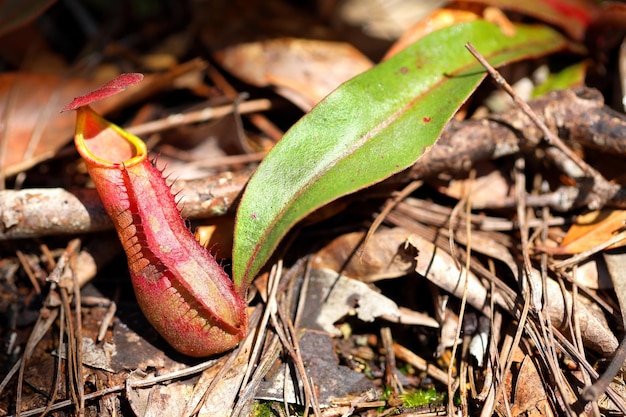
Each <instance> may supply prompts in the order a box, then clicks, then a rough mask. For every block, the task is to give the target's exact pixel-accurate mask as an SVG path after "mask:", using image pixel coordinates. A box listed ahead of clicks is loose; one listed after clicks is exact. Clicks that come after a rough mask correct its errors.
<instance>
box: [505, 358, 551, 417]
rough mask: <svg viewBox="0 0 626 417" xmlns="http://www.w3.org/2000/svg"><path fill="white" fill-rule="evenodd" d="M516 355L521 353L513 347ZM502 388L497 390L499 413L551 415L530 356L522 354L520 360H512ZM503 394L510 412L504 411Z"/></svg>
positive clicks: (537, 416) (540, 381)
mask: <svg viewBox="0 0 626 417" xmlns="http://www.w3.org/2000/svg"><path fill="white" fill-rule="evenodd" d="M515 350H516V352H517V353H516V356H520V355H521V354H522V352H521V350H520V349H519V347H516V348H515ZM504 382H505V384H504V385H505V386H504V390H499V393H500V394H499V399H498V405H497V406H496V410H497V411H500V412H499V413H498V414H499V415H511V416H513V417H517V416H533V417H539V416H552V415H553V414H552V412H551V408H550V404H549V402H548V399H547V394H546V391H545V389H544V385H543V382H542V380H541V377H540V376H539V373H538V372H537V368H536V366H535V364H534V363H533V361H532V359H531V358H530V356H527V355H524V356H523V359H522V360H521V362H514V366H513V369H511V370H509V372H508V373H507V376H506V377H505V379H504ZM503 395H508V396H509V397H510V400H507V402H508V401H510V402H511V404H510V413H507V412H506V411H505V405H504V402H505V400H504V399H503V398H502V396H503Z"/></svg>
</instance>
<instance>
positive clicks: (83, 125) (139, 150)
mask: <svg viewBox="0 0 626 417" xmlns="http://www.w3.org/2000/svg"><path fill="white" fill-rule="evenodd" d="M76 112H77V115H76V116H77V117H76V134H75V136H74V142H75V144H76V149H77V150H78V153H80V155H81V156H82V157H83V159H85V160H86V161H88V162H89V163H91V164H94V165H98V166H101V167H106V168H120V167H127V168H129V167H131V166H133V165H136V164H138V163H140V162H141V161H143V160H145V159H146V158H147V157H148V148H147V147H146V144H145V143H144V142H143V141H142V140H141V139H139V138H138V137H137V136H135V135H133V134H131V133H128V132H126V131H125V130H124V129H122V128H121V127H119V126H117V125H115V124H113V123H111V122H109V121H107V120H105V119H104V118H102V117H100V115H98V114H97V113H96V112H94V111H93V110H92V109H91V107H89V106H82V107H79V108H78V109H76Z"/></svg>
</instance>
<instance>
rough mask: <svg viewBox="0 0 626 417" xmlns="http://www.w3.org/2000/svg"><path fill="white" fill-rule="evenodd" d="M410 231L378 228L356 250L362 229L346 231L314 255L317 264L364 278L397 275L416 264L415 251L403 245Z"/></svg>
mask: <svg viewBox="0 0 626 417" xmlns="http://www.w3.org/2000/svg"><path fill="white" fill-rule="evenodd" d="M409 234H410V233H409V232H407V231H406V230H404V229H402V228H399V227H398V228H393V229H381V230H379V231H377V232H376V234H374V236H372V239H370V240H369V242H367V244H366V245H365V248H364V249H363V252H358V253H357V249H359V247H360V245H361V243H362V242H363V239H364V237H365V232H354V233H347V234H345V235H342V236H340V237H338V238H336V239H334V240H333V241H332V242H331V243H329V244H328V245H326V246H325V247H324V248H323V249H322V250H320V251H319V252H318V253H317V254H316V255H315V257H314V258H313V266H314V267H316V268H328V269H331V270H333V271H336V272H338V273H341V274H343V275H345V276H348V277H351V278H356V279H358V280H360V281H364V282H374V281H377V280H380V279H388V278H397V277H400V276H403V275H406V274H407V273H409V272H411V271H412V270H413V269H414V268H415V260H414V259H413V258H414V256H415V255H414V254H413V253H410V252H409V251H407V250H406V249H405V248H404V244H405V242H406V239H407V237H408V236H409Z"/></svg>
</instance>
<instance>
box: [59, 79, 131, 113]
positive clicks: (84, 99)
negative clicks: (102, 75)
mask: <svg viewBox="0 0 626 417" xmlns="http://www.w3.org/2000/svg"><path fill="white" fill-rule="evenodd" d="M141 80H143V74H141V73H137V72H133V73H126V74H120V75H118V76H117V77H115V78H114V79H112V80H111V81H109V82H108V83H106V84H104V85H103V86H102V87H100V88H98V89H96V90H93V91H91V92H89V93H87V94H85V95H82V96H79V97H76V98H75V99H74V100H72V102H71V103H69V104H68V105H67V106H65V107H63V109H61V113H63V112H66V111H70V110H76V109H77V108H79V107H83V106H87V105H89V104H91V103H94V102H96V101H99V100H102V99H104V98H107V97H110V96H112V95H115V94H117V93H119V92H120V91H123V90H125V89H126V88H128V87H130V86H132V85H135V84H137V83H139V82H140V81H141Z"/></svg>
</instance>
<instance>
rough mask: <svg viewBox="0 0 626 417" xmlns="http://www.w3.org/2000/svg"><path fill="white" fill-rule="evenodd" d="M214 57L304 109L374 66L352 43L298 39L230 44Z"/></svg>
mask: <svg viewBox="0 0 626 417" xmlns="http://www.w3.org/2000/svg"><path fill="white" fill-rule="evenodd" d="M215 57H216V59H217V60H218V62H219V63H220V64H221V65H222V66H223V67H224V68H226V69H227V70H228V71H230V72H231V73H232V74H233V75H235V76H236V77H239V78H241V79H242V80H244V81H245V82H247V83H250V84H252V85H255V86H257V87H266V86H270V85H271V86H274V87H275V88H276V90H277V92H278V93H279V94H281V95H282V96H284V97H286V98H287V99H289V100H291V101H292V102H293V103H295V104H296V105H298V106H299V107H300V108H301V109H302V110H304V111H309V110H310V109H311V108H312V107H313V106H314V105H315V104H317V103H318V102H319V101H320V100H321V99H322V98H324V97H325V96H326V95H328V93H330V92H331V91H333V90H334V89H335V88H337V87H338V86H339V84H341V83H343V82H344V81H347V80H348V79H350V78H352V77H354V76H355V75H358V74H360V73H362V72H364V71H366V70H368V69H370V68H371V67H372V62H371V61H370V60H369V59H368V58H367V57H366V56H365V55H363V54H362V53H361V52H359V51H358V50H357V49H356V48H354V47H353V46H352V45H350V44H347V43H341V42H329V41H319V40H308V39H296V38H280V39H272V40H267V41H263V42H253V43H243V44H239V45H234V46H229V47H227V48H225V49H222V50H220V51H218V52H216V54H215Z"/></svg>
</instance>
